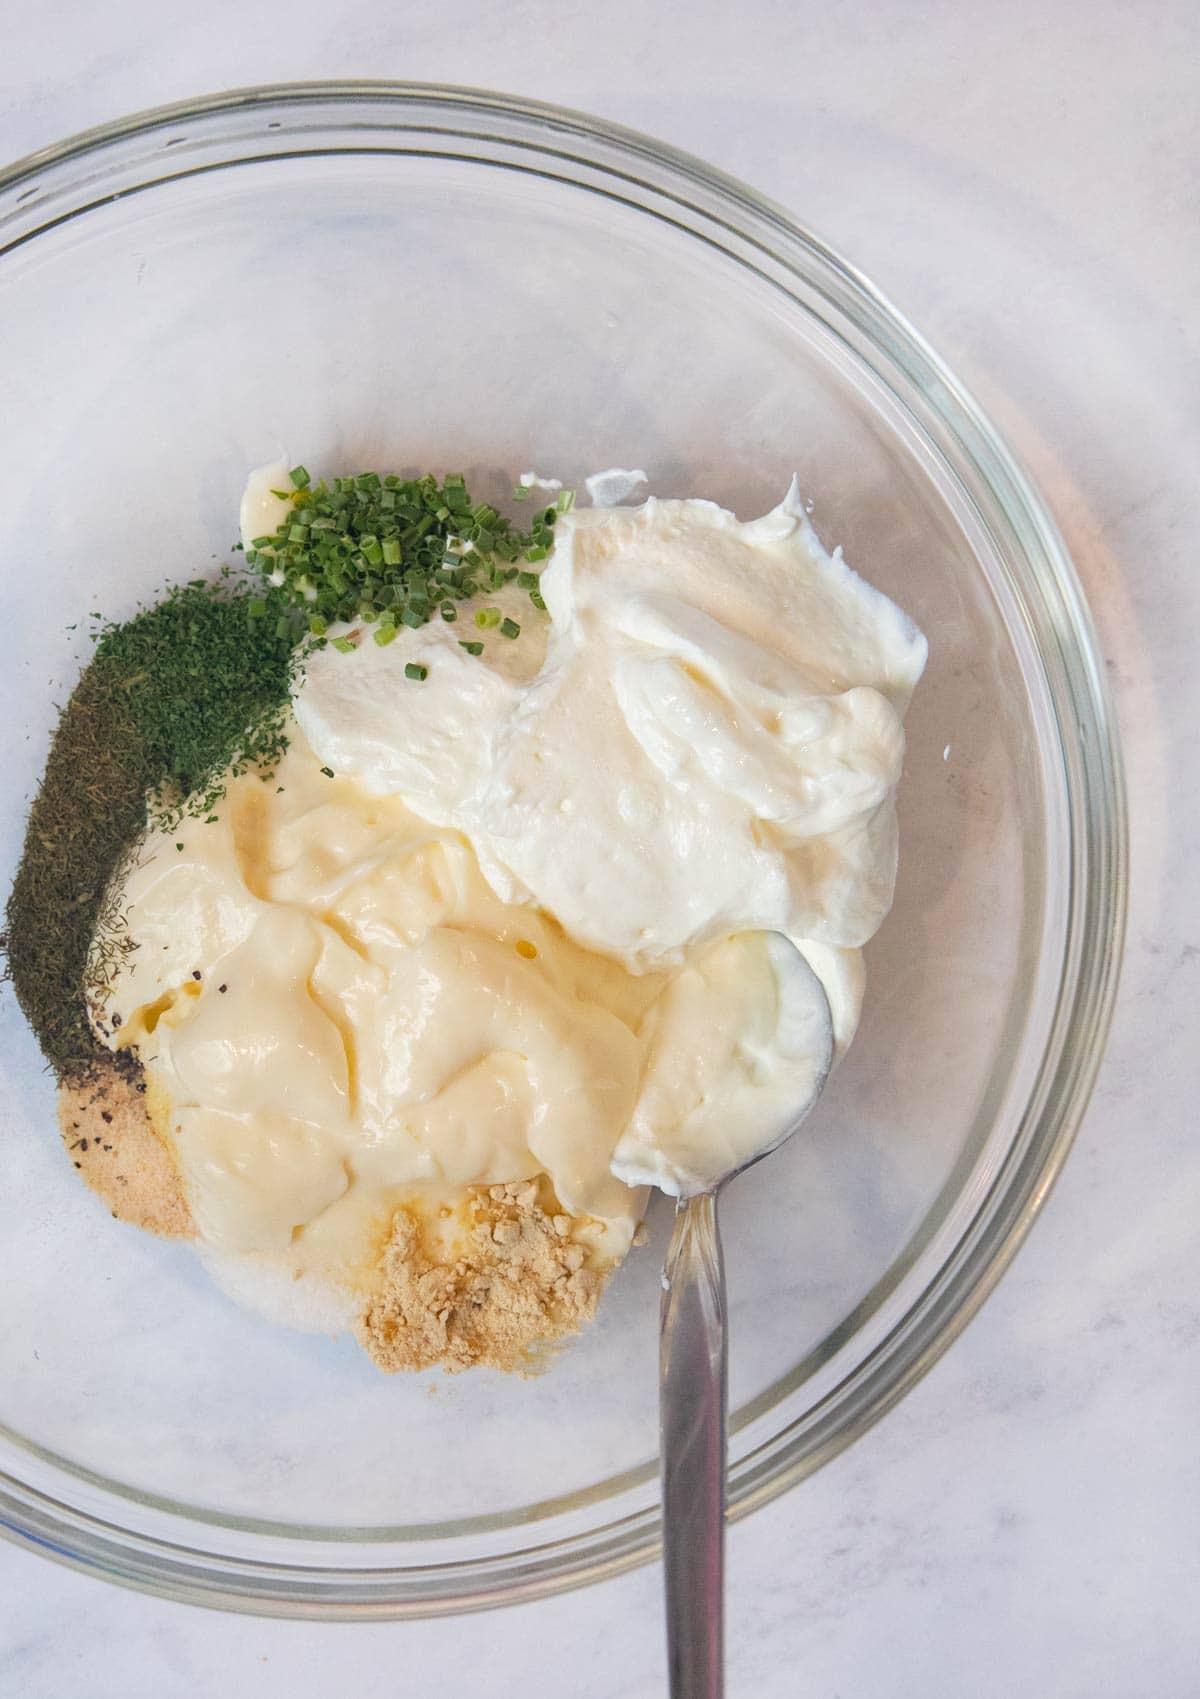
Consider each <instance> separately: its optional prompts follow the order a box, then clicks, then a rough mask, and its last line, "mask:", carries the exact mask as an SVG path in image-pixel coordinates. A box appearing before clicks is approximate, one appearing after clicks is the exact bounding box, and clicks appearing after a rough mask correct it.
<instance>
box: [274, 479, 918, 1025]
mask: <svg viewBox="0 0 1200 1699" xmlns="http://www.w3.org/2000/svg"><path fill="white" fill-rule="evenodd" d="M541 590H542V594H543V596H544V598H545V601H546V605H547V608H548V610H549V613H550V616H551V624H550V628H549V632H548V633H542V632H541V631H539V632H538V633H537V635H536V638H535V642H536V644H537V647H536V648H535V649H534V650H533V652H532V653H533V654H535V655H536V656H537V660H538V663H539V664H538V665H537V667H536V670H532V671H527V672H526V673H525V675H524V676H521V675H518V674H517V673H516V672H515V671H514V670H512V668H511V667H510V670H509V672H508V674H507V676H503V677H501V676H499V674H498V672H497V669H496V666H495V662H494V660H493V656H494V655H495V654H496V652H497V650H498V649H501V648H502V645H503V640H497V641H495V642H493V643H492V644H491V645H490V646H489V656H488V657H487V664H485V665H484V666H483V667H482V668H480V666H479V664H478V663H474V662H473V661H472V658H471V657H469V656H465V655H464V654H463V652H462V651H461V650H457V644H456V643H455V642H454V640H453V638H452V637H448V636H447V633H446V631H445V629H444V628H442V629H439V627H438V625H437V624H436V622H435V624H433V625H431V626H426V627H423V628H422V629H420V630H417V631H408V630H405V631H403V632H402V633H401V634H400V636H399V638H398V639H397V641H396V642H395V643H394V644H392V645H391V646H390V647H388V648H386V649H382V650H378V651H377V652H376V653H375V654H374V655H372V654H370V653H369V650H370V648H371V645H364V648H363V650H362V652H360V654H359V655H356V656H353V657H351V656H343V655H340V654H337V653H334V652H332V651H326V652H325V653H323V654H320V655H317V656H315V657H314V658H313V660H312V661H311V662H310V664H309V667H308V672H307V676H306V678H305V681H304V684H303V687H302V689H301V690H300V691H299V693H298V696H297V700H296V714H297V718H298V719H299V721H300V723H301V725H302V726H303V727H304V730H305V733H306V735H307V736H308V738H309V741H310V742H311V744H312V746H313V748H314V749H315V750H316V751H317V752H318V754H319V755H320V756H321V758H322V759H323V760H324V761H327V762H328V763H329V765H331V766H332V767H334V768H335V769H336V770H337V771H338V772H339V773H349V774H353V775H354V776H355V777H356V778H358V779H359V780H360V782H361V783H363V784H364V785H366V786H368V787H369V788H371V789H374V790H377V791H379V792H381V793H383V794H399V795H402V796H403V797H404V799H405V801H406V802H407V803H408V805H409V806H410V807H411V808H413V809H414V810H415V811H416V812H417V813H419V814H421V815H422V816H424V817H425V818H426V819H428V820H430V821H433V822H436V823H437V824H439V825H443V826H449V827H453V828H455V829H456V830H458V831H461V832H463V833H464V834H465V835H466V836H467V837H468V838H469V839H470V841H471V843H472V845H473V846H474V848H475V851H476V854H477V855H478V857H479V860H480V864H481V866H482V867H483V870H484V873H485V875H486V876H487V879H488V881H489V882H490V883H491V885H492V887H493V889H494V890H495V891H496V892H497V894H498V895H499V896H501V897H502V898H503V899H504V900H505V901H507V902H514V903H520V902H528V903H532V904H536V905H537V906H539V907H541V908H544V909H545V910H547V911H548V912H549V913H551V914H553V915H554V917H555V918H556V920H558V922H559V923H560V924H561V925H562V926H563V928H564V929H565V930H566V931H567V932H568V933H569V934H570V936H571V937H573V938H575V939H577V940H578V941H579V942H580V943H581V944H584V945H586V946H587V947H589V948H591V949H593V950H597V951H600V952H603V953H605V954H607V955H610V956H613V957H614V958H616V959H617V960H619V961H621V962H622V963H624V964H625V965H626V966H627V967H629V968H630V969H632V970H634V971H641V970H645V969H649V968H661V967H664V966H668V965H678V964H679V963H680V962H682V961H683V960H685V958H686V956H687V954H688V952H689V951H690V950H692V949H694V948H695V946H697V945H698V944H701V943H704V942H706V941H707V940H710V939H714V938H718V937H720V936H721V935H723V934H728V933H732V932H743V931H773V932H780V933H783V934H784V935H785V936H786V937H788V938H790V939H791V940H792V941H793V942H794V943H795V944H796V946H797V948H798V949H799V950H800V951H801V952H802V953H803V954H804V955H805V956H806V958H807V960H808V961H809V962H810V964H811V966H812V967H813V969H814V971H815V972H816V974H817V975H818V977H819V978H820V980H821V981H822V984H823V985H824V987H825V991H826V995H827V997H828V1001H829V1004H830V1007H831V1008H832V1011H833V1017H834V1026H835V1032H836V1037H837V1041H838V1046H839V1048H840V1049H844V1047H845V1045H846V1044H848V1043H849V1041H850V1038H851V1037H852V1036H853V1031H854V1027H855V1024H856V1022H857V1019H858V1013H859V1008H860V1005H861V999H862V972H861V965H860V962H859V959H858V954H857V952H858V949H859V947H860V946H861V945H862V944H864V943H865V942H866V941H867V939H868V938H870V937H871V935H872V934H873V933H874V931H875V930H876V928H877V927H878V925H879V923H880V921H881V920H882V918H883V916H884V914H885V913H886V912H887V908H888V905H889V904H890V902H891V897H892V890H893V885H894V881H895V870H896V829H895V811H894V790H895V786H896V783H897V781H898V779H899V776H900V769H901V764H902V761H903V755H904V734H903V729H902V725H901V716H902V714H903V712H904V709H905V707H906V706H907V703H908V699H909V696H910V694H911V692H912V689H913V687H914V685H915V684H916V682H917V680H918V678H919V677H920V674H921V671H922V668H923V666H924V663H925V656H926V643H925V639H924V638H923V637H922V635H921V633H920V632H919V631H918V630H917V629H916V627H915V626H914V625H913V624H912V622H911V621H910V620H909V619H907V618H906V616H905V615H904V614H903V613H902V612H901V611H900V610H899V609H898V608H897V607H896V606H895V605H894V604H893V603H892V602H890V601H888V599H887V598H886V597H885V596H883V595H881V594H879V592H877V591H875V590H873V589H872V588H871V587H870V586H869V585H868V584H866V583H864V581H863V580H862V579H860V578H859V577H857V576H856V574H854V573H853V572H852V571H851V570H850V569H849V567H847V566H846V565H845V563H844V562H843V561H842V559H841V558H840V555H838V554H834V555H832V556H831V555H829V554H827V553H826V552H825V550H824V549H823V548H822V547H821V545H820V543H819V541H818V539H817V537H816V534H815V532H814V531H813V529H812V526H811V525H810V524H809V522H808V519H807V518H806V516H805V514H804V512H803V508H802V506H801V503H800V501H799V498H798V495H797V493H796V490H795V487H794V485H793V488H792V490H790V491H789V493H788V495H787V497H786V498H785V499H784V501H783V502H782V503H781V504H780V506H779V507H777V508H775V509H773V510H772V512H770V513H768V514H766V515H765V516H764V517H763V518H761V519H758V520H755V521H752V522H750V523H745V524H744V523H742V522H740V521H739V520H737V519H736V518H735V517H734V515H733V514H731V513H728V512H726V511H725V510H724V509H722V508H719V507H717V506H715V505H714V504H713V503H711V502H704V501H656V500H653V499H651V500H649V501H647V502H645V503H644V504H643V505H642V506H641V507H636V508H615V509H608V510H596V509H584V510H578V509H575V510H572V511H571V512H570V513H568V514H566V515H564V516H563V517H562V518H560V520H559V522H558V526H557V529H556V532H555V548H554V553H553V556H552V557H551V560H550V563H549V565H548V566H547V568H546V570H545V571H544V573H543V574H542V579H541ZM530 616H531V610H529V609H528V608H527V609H526V612H525V613H524V614H523V615H520V616H519V617H520V618H521V621H522V624H523V626H525V627H526V628H528V626H529V624H530ZM527 641H528V639H527V636H526V634H525V632H523V634H522V637H521V638H520V639H519V640H517V642H515V643H513V644H511V645H509V647H510V648H511V649H512V650H513V651H514V652H515V651H519V650H520V649H521V647H522V646H523V645H524V644H525V643H526V642H527ZM542 642H545V651H544V657H543V655H542V652H541V647H540V645H541V644H542ZM454 650H457V654H455V653H453V652H452V651H454ZM414 659H416V660H420V661H421V662H423V663H424V664H425V665H426V666H427V667H428V669H429V676H428V679H427V680H426V681H425V683H424V684H422V685H421V686H420V691H421V693H422V694H421V698H420V700H419V701H415V702H414V704H413V708H412V710H411V711H408V704H409V702H410V701H411V700H413V696H412V688H411V686H409V687H407V688H406V685H405V681H404V667H405V664H406V662H408V661H411V660H414ZM531 659H532V656H531ZM514 660H515V655H514ZM343 663H345V664H343ZM473 669H474V670H473ZM481 672H482V674H483V675H484V676H482V677H481V676H480V673H481ZM426 692H428V693H429V695H428V697H427V696H426V695H425V693H426ZM392 703H394V704H395V705H396V708H395V712H394V713H392V712H391V711H390V709H389V707H388V706H387V705H388V704H392ZM372 704H374V706H372ZM447 728H452V729H453V735H452V736H451V737H448V734H447Z"/></svg>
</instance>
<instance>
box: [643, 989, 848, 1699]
mask: <svg viewBox="0 0 1200 1699" xmlns="http://www.w3.org/2000/svg"><path fill="white" fill-rule="evenodd" d="M812 980H813V987H814V988H815V992H814V994H815V993H819V995H820V998H821V1001H822V1003H823V1004H824V1006H825V1013H826V1016H827V1017H829V1004H828V1001H827V1000H826V998H825V992H824V989H823V988H822V987H821V983H820V981H819V980H818V979H817V977H816V975H815V974H813V975H812ZM828 1030H829V1044H828V1049H827V1053H826V1054H825V1056H824V1058H823V1060H821V1059H819V1066H818V1067H817V1071H816V1076H815V1079H814V1077H813V1076H811V1075H810V1076H809V1077H808V1078H807V1079H806V1080H805V1082H804V1087H805V1090H804V1100H803V1102H798V1103H797V1105H796V1109H795V1114H794V1116H793V1117H792V1118H791V1120H790V1121H788V1122H787V1123H786V1125H785V1126H784V1128H783V1131H782V1132H781V1133H780V1134H779V1135H778V1136H777V1137H772V1138H771V1139H770V1140H769V1141H768V1142H766V1143H764V1145H763V1146H762V1147H761V1148H760V1149H758V1150H756V1151H754V1153H753V1154H752V1155H751V1156H750V1157H749V1158H748V1159H747V1160H746V1161H744V1162H742V1163H740V1164H739V1165H738V1166H737V1167H735V1168H731V1169H730V1170H729V1172H728V1173H726V1174H722V1175H721V1176H720V1177H719V1178H718V1179H716V1180H715V1181H713V1183H712V1184H711V1185H710V1186H709V1187H708V1188H707V1189H706V1190H703V1191H697V1192H695V1193H694V1194H692V1195H691V1196H686V1197H681V1198H679V1200H678V1203H677V1207H676V1211H675V1228H674V1232H673V1233H672V1235H671V1243H670V1246H669V1247H668V1250H667V1258H666V1262H665V1264H664V1266H663V1295H662V1306H661V1311H660V1318H659V1430H660V1451H661V1458H662V1512H663V1576H664V1581H665V1587H666V1612H667V1661H668V1671H669V1675H670V1693H671V1699H721V1695H722V1694H723V1693H724V1690H725V1682H724V1615H725V1598H724V1578H725V1422H726V1409H727V1401H728V1351H727V1345H726V1329H725V1265H724V1259H723V1257H722V1254H721V1236H720V1233H719V1231H718V1228H717V1197H718V1194H719V1193H720V1190H721V1188H722V1186H724V1185H725V1184H726V1182H727V1181H729V1180H731V1179H733V1177H734V1175H735V1174H741V1173H744V1171H745V1170H746V1169H747V1168H749V1167H750V1166H751V1165H752V1164H753V1163H755V1162H758V1161H760V1160H761V1158H762V1157H764V1156H767V1155H769V1154H770V1152H771V1151H773V1150H778V1149H779V1146H780V1145H781V1144H784V1143H785V1142H786V1141H787V1140H788V1139H790V1138H791V1136H792V1134H793V1133H794V1132H795V1131H796V1130H797V1128H798V1127H799V1126H800V1124H801V1122H802V1121H803V1120H804V1119H805V1117H806V1116H807V1115H808V1113H809V1111H810V1110H811V1109H812V1108H813V1106H814V1104H815V1103H816V1101H817V1099H818V1098H819V1097H820V1095H821V1092H822V1091H823V1090H824V1088H825V1082H826V1080H827V1079H828V1077H829V1069H830V1065H831V1062H832V1052H833V1043H832V1020H831V1019H829V1021H828Z"/></svg>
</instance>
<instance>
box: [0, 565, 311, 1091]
mask: <svg viewBox="0 0 1200 1699" xmlns="http://www.w3.org/2000/svg"><path fill="white" fill-rule="evenodd" d="M249 601H250V597H249V595H248V594H247V592H246V591H245V590H244V589H242V588H240V587H237V586H230V585H223V584H215V585H214V584H207V585H201V584H193V585H189V586H187V587H185V588H181V589H177V590H173V591H171V592H170V593H169V594H168V595H167V596H166V597H165V598H164V600H163V601H161V602H159V603H158V604H157V605H156V606H154V607H150V608H146V609H144V610H143V611H142V612H141V613H139V614H137V615H136V616H135V617H134V618H133V619H131V620H129V621H128V622H127V623H125V624H123V625H110V626H107V627H105V628H104V629H103V630H102V631H101V632H100V634H99V636H98V639H97V643H96V652H95V655H94V657H93V659H92V661H91V664H90V665H89V666H88V667H87V668H86V669H85V671H84V673H83V675H82V676H81V678H80V680H79V682H78V684H77V685H76V687H75V689H74V691H73V693H72V695H71V698H70V700H69V701H68V703H67V705H66V707H65V709H64V710H63V713H62V715H61V718H60V719H59V723H58V726H57V729H56V731H55V734H54V739H53V742H52V744H51V748H50V754H49V757H48V759H47V762H46V770H45V773H44V775H43V777H42V783H41V786H40V788H39V790H38V793H37V796H36V797H35V799H34V802H33V806H32V808H31V810H30V814H29V823H28V826H27V828H26V834H25V845H24V850H23V853H22V857H21V861H20V865H19V867H18V869H17V874H16V878H15V879H14V881H13V888H12V892H11V894H10V896H9V899H8V906H7V911H6V920H7V931H6V935H5V937H4V939H3V940H2V941H0V942H2V944H3V948H4V950H5V953H6V955H7V959H8V973H9V976H10V977H11V979H12V981H13V985H14V988H15V990H16V993H17V998H18V1000H19V1002H20V1004H21V1007H22V1009H23V1010H24V1012H25V1015H26V1018H27V1019H28V1021H29V1024H30V1026H31V1027H32V1028H33V1030H34V1032H35V1034H36V1036H37V1039H38V1042H39V1043H40V1045H41V1047H42V1050H43V1052H44V1054H45V1056H46V1058H47V1060H48V1061H49V1062H50V1064H51V1066H52V1067H53V1069H54V1071H55V1073H56V1074H57V1075H58V1076H59V1078H60V1079H72V1078H76V1077H78V1076H79V1075H80V1074H82V1073H84V1072H85V1071H86V1070H87V1068H88V1066H89V1065H90V1064H91V1063H93V1062H95V1061H96V1060H98V1059H99V1058H101V1057H109V1052H107V1051H106V1050H104V1049H103V1048H102V1047H101V1046H100V1045H99V1043H98V1042H97V1040H96V1038H95V1037H94V1035H93V1033H92V1031H91V1028H90V1026H89V1023H88V1018H87V1007H86V992H87V986H86V983H85V982H86V980H87V976H88V962H89V952H90V950H91V946H92V940H93V936H94V935H95V934H96V931H97V926H98V923H99V922H101V921H102V920H103V925H101V927H100V930H101V932H102V934H103V937H104V939H105V948H106V949H107V950H108V951H109V952H110V953H111V954H113V955H114V957H115V955H119V954H120V953H121V951H122V950H123V948H125V947H126V944H125V940H124V938H123V937H122V934H121V929H120V924H119V917H117V916H107V917H105V916H103V915H102V910H103V907H104V904H105V902H106V899H108V900H111V899H109V892H110V887H111V886H112V883H113V879H114V875H115V874H116V872H117V870H118V869H119V868H120V866H121V864H122V862H123V860H124V859H125V858H126V857H127V856H128V855H130V854H131V853H132V851H133V849H134V847H135V846H136V844H137V842H138V839H139V838H140V836H141V834H142V833H143V832H144V830H145V828H146V826H147V824H148V823H149V822H150V820H151V819H153V823H155V824H159V823H165V822H169V821H170V820H171V819H178V818H180V817H182V816H183V815H185V814H186V815H207V814H208V813H209V812H210V811H211V809H212V807H213V805H214V804H215V803H216V802H217V801H218V799H219V798H220V796H221V794H222V790H223V776H224V775H225V774H226V773H227V771H229V770H230V769H232V771H233V772H245V771H247V770H249V769H251V768H258V769H260V770H261V771H262V772H263V774H264V776H268V775H269V774H270V772H271V770H272V769H273V767H274V764H275V762H276V761H277V759H278V758H279V756H280V755H281V754H282V752H283V750H284V748H285V747H286V736H285V724H286V714H287V706H288V701H289V696H290V687H291V678H292V672H293V668H294V666H295V662H296V657H297V654H298V653H299V651H298V650H297V649H296V648H295V645H294V637H293V631H292V629H291V627H290V626H289V625H288V623H287V621H286V620H285V619H282V618H281V619H279V620H264V619H262V618H260V617H255V618H254V619H251V618H250V617H249V615H248V604H249ZM107 965H108V966H111V965H112V963H111V962H110V963H108V964H107ZM98 971H99V972H100V974H101V975H102V976H103V974H104V973H105V971H106V964H105V963H104V962H101V963H100V964H99V969H98ZM110 1059H111V1058H110Z"/></svg>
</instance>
